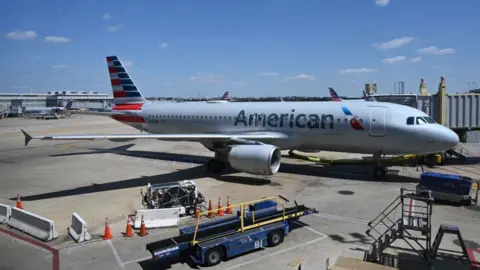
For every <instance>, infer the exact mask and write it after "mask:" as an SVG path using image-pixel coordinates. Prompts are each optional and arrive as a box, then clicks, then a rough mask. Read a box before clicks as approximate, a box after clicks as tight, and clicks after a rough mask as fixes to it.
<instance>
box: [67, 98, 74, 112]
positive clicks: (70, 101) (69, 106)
mask: <svg viewBox="0 0 480 270" xmlns="http://www.w3.org/2000/svg"><path fill="white" fill-rule="evenodd" d="M72 105H73V100H69V101H68V102H67V105H65V109H67V110H70V109H71V108H72Z"/></svg>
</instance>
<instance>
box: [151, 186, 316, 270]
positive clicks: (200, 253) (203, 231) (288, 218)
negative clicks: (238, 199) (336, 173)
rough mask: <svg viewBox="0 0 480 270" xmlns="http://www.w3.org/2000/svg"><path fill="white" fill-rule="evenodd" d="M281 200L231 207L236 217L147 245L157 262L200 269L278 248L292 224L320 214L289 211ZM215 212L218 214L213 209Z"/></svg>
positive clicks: (299, 208)
mask: <svg viewBox="0 0 480 270" xmlns="http://www.w3.org/2000/svg"><path fill="white" fill-rule="evenodd" d="M286 203H288V200H287V199H285V198H283V197H281V196H279V197H271V198H265V199H261V200H258V201H253V202H247V203H241V204H238V205H232V207H239V208H240V210H239V211H238V212H237V215H236V216H233V217H225V218H219V219H218V220H214V221H210V222H205V223H200V218H201V216H205V215H207V214H208V213H209V211H206V212H202V213H200V215H199V217H198V218H197V223H196V225H195V226H192V227H186V228H182V229H180V235H179V236H176V237H172V238H169V239H164V240H160V241H157V242H153V243H149V244H147V250H148V251H149V252H150V253H151V254H152V257H153V259H154V260H162V261H163V260H165V261H176V260H179V259H180V258H181V259H185V258H189V259H190V260H191V261H193V262H194V263H195V264H197V265H206V266H213V265H217V264H219V263H220V262H221V261H222V260H224V259H228V258H231V257H233V256H238V255H241V254H244V253H247V252H249V251H252V250H256V249H261V248H265V247H273V246H277V245H279V244H280V243H282V242H283V239H284V237H285V236H287V235H288V233H289V229H290V223H291V222H294V221H296V220H298V219H299V218H300V217H302V216H306V215H310V214H313V213H318V211H317V210H316V209H313V208H308V207H306V206H304V205H298V204H297V203H296V202H295V206H292V207H286ZM212 211H215V212H216V211H217V209H214V210H212Z"/></svg>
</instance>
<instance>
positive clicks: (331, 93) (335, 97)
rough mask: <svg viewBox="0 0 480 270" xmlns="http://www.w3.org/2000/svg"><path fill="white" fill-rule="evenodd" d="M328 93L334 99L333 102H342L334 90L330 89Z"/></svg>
mask: <svg viewBox="0 0 480 270" xmlns="http://www.w3.org/2000/svg"><path fill="white" fill-rule="evenodd" d="M328 91H330V97H331V98H332V101H342V100H343V99H342V98H341V97H340V96H339V95H338V94H337V92H335V90H333V88H331V87H330V88H328Z"/></svg>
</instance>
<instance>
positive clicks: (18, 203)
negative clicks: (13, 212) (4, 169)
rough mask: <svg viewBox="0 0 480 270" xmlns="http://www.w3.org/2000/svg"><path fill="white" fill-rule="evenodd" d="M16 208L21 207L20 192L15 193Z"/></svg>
mask: <svg viewBox="0 0 480 270" xmlns="http://www.w3.org/2000/svg"><path fill="white" fill-rule="evenodd" d="M17 208H18V209H23V205H22V201H20V194H18V193H17Z"/></svg>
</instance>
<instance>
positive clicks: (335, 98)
mask: <svg viewBox="0 0 480 270" xmlns="http://www.w3.org/2000/svg"><path fill="white" fill-rule="evenodd" d="M328 91H329V92H330V97H331V98H332V101H335V102H339V101H349V102H359V101H376V100H375V98H374V97H373V96H367V94H366V93H365V90H363V99H347V100H344V99H343V98H341V97H340V96H339V95H338V94H337V92H336V91H335V90H334V89H333V88H332V87H329V88H328Z"/></svg>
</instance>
